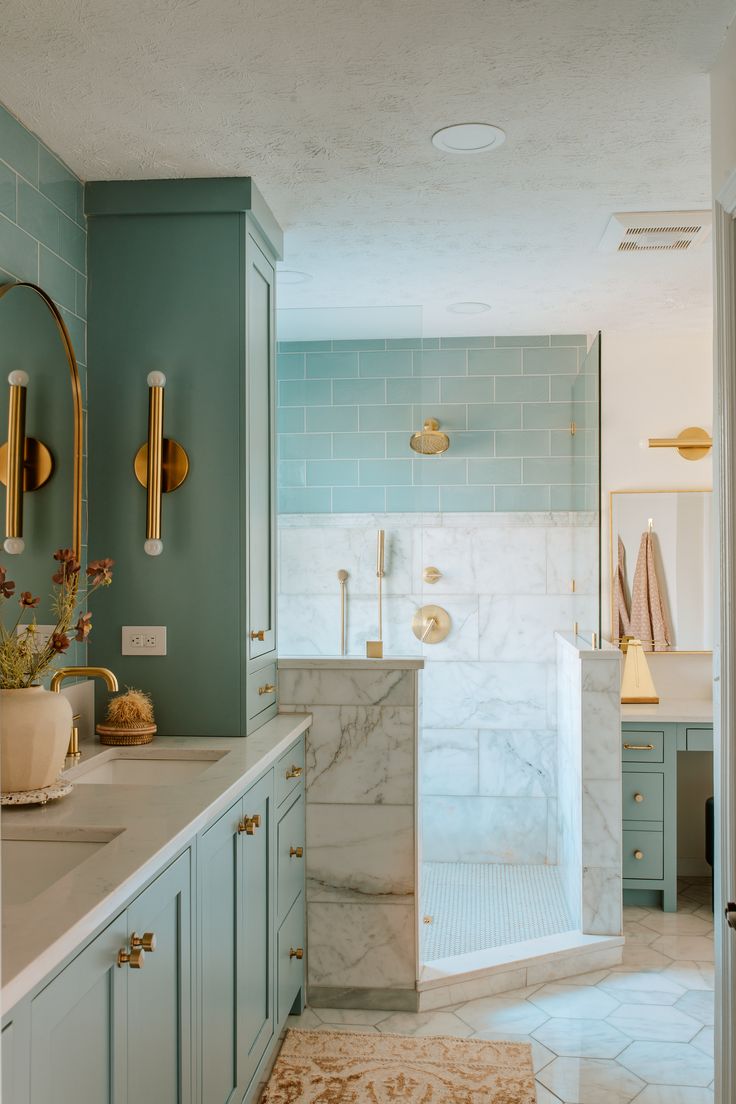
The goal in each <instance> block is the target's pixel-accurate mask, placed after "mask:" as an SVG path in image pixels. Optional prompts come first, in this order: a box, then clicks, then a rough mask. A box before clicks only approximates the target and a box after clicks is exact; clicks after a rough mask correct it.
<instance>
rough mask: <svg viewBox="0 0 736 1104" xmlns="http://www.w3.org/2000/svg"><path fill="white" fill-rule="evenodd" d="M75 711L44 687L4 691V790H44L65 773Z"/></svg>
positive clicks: (0, 712) (0, 786)
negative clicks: (65, 760)
mask: <svg viewBox="0 0 736 1104" xmlns="http://www.w3.org/2000/svg"><path fill="white" fill-rule="evenodd" d="M71 728H72V707H71V705H70V704H69V702H68V700H67V699H66V698H65V697H64V696H63V695H62V694H52V693H51V691H50V690H46V689H45V688H44V687H43V686H29V687H27V688H26V689H23V690H0V790H2V792H3V793H17V792H18V791H21V790H40V789H43V788H44V786H50V785H51V784H52V783H53V782H56V780H57V778H58V777H59V775H60V774H61V772H62V770H63V769H64V759H65V757H66V752H67V748H68V746H69V736H70V733H71Z"/></svg>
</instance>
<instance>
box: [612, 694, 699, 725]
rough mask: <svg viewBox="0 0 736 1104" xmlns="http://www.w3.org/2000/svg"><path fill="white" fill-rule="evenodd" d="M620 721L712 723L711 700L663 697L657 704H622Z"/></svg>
mask: <svg viewBox="0 0 736 1104" xmlns="http://www.w3.org/2000/svg"><path fill="white" fill-rule="evenodd" d="M621 720H622V721H628V722H631V721H640V722H643V721H648V722H650V723H651V722H657V721H658V722H659V723H660V724H678V723H679V724H712V723H713V702H712V701H711V700H710V699H709V698H704V699H703V700H702V701H701V700H699V699H697V698H695V699H694V698H663V699H662V700H661V701H660V703H659V705H622V706H621Z"/></svg>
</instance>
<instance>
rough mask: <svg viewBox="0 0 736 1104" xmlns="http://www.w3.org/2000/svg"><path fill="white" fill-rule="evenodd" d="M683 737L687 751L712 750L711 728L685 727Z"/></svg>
mask: <svg viewBox="0 0 736 1104" xmlns="http://www.w3.org/2000/svg"><path fill="white" fill-rule="evenodd" d="M685 737H686V746H687V750H688V751H712V750H713V729H712V728H688V729H686V732H685Z"/></svg>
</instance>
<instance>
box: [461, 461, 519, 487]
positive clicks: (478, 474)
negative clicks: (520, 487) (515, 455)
mask: <svg viewBox="0 0 736 1104" xmlns="http://www.w3.org/2000/svg"><path fill="white" fill-rule="evenodd" d="M468 483H490V484H492V485H495V484H498V483H521V460H516V459H515V460H469V461H468Z"/></svg>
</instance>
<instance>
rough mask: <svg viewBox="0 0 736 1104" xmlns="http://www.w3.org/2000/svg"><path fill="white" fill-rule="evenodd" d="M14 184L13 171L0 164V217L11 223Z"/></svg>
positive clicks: (13, 205) (14, 211)
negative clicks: (2, 216)
mask: <svg viewBox="0 0 736 1104" xmlns="http://www.w3.org/2000/svg"><path fill="white" fill-rule="evenodd" d="M0 153H2V150H0ZM16 183H17V178H16V175H15V173H14V172H13V170H12V169H11V168H9V167H8V166H7V165H3V164H2V162H0V215H5V217H6V218H9V219H10V220H11V221H12V222H15V217H16V208H15V192H16Z"/></svg>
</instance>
